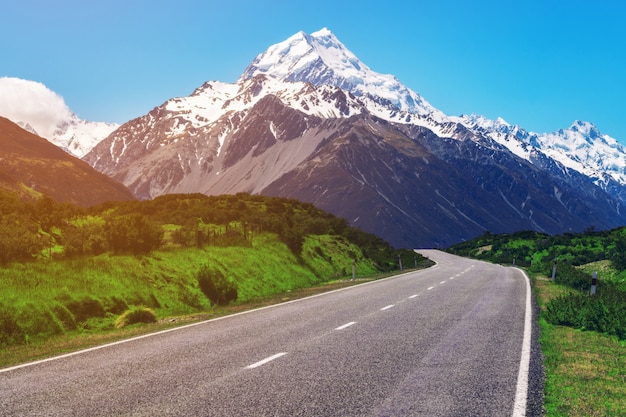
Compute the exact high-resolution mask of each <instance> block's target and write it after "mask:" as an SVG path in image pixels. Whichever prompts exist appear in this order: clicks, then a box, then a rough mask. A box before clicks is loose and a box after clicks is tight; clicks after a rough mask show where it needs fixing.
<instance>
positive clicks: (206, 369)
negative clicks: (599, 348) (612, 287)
mask: <svg viewBox="0 0 626 417" xmlns="http://www.w3.org/2000/svg"><path fill="white" fill-rule="evenodd" d="M420 252H422V253H424V254H425V255H427V256H429V257H431V258H432V259H434V260H435V261H436V262H437V266H435V267H432V268H429V269H427V270H422V271H418V272H410V273H406V274H403V275H400V276H396V277H393V278H389V279H385V280H381V281H375V282H372V283H368V284H364V285H359V286H355V287H351V288H348V289H344V290H339V291H335V292H332V293H326V294H323V295H320V296H315V297H311V298H307V299H303V300H297V301H293V302H288V303H284V304H280V305H277V306H272V307H269V308H263V309H259V310H255V311H252V312H247V313H242V314H238V315H235V316H229V317H225V318H221V319H217V320H212V321H208V322H203V323H200V324H196V325H192V326H188V327H185V328H181V329H176V330H173V331H167V332H161V333H158V334H155V335H151V336H148V337H142V338H137V339H133V340H130V341H126V342H123V343H117V344H112V345H108V346H104V347H100V348H97V349H92V350H88V351H83V352H80V353H78V354H73V355H70V356H65V357H61V358H58V359H54V360H49V361H45V362H40V363H35V364H30V365H28V366H22V367H13V368H7V369H4V370H0V414H1V415H2V416H163V415H166V416H238V417H242V416H498V417H501V416H511V415H516V416H521V415H524V413H527V415H532V414H533V413H532V412H528V411H526V409H525V404H526V395H527V394H526V393H527V392H531V393H532V392H533V390H532V389H526V382H525V381H526V380H532V379H533V378H532V377H530V378H529V377H528V376H525V370H526V369H528V368H529V365H528V364H526V365H524V362H523V361H522V367H521V368H522V370H523V372H522V373H520V361H521V360H522V358H523V357H524V356H525V353H524V349H523V342H524V341H525V319H527V312H526V306H527V286H526V279H525V278H524V275H523V274H522V273H521V272H520V271H518V270H516V269H514V268H504V267H501V266H497V265H491V264H487V263H483V262H477V261H472V260H467V259H463V258H458V257H454V256H452V255H448V254H445V253H442V252H438V251H420ZM526 339H528V331H527V330H526ZM525 342H526V344H527V342H528V341H527V340H526V341H525ZM530 360H531V365H530V369H531V371H532V369H533V365H532V361H535V359H534V358H533V357H532V356H531V358H530ZM518 381H522V383H521V384H518ZM518 385H521V387H520V388H518ZM516 398H517V402H516ZM515 404H517V408H515V407H516V406H515Z"/></svg>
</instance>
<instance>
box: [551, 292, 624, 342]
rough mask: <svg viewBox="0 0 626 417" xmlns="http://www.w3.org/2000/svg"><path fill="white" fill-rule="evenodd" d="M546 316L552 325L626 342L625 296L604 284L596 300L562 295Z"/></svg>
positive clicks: (554, 302) (584, 295) (583, 295)
mask: <svg viewBox="0 0 626 417" xmlns="http://www.w3.org/2000/svg"><path fill="white" fill-rule="evenodd" d="M544 317H545V318H546V320H547V321H548V322H550V323H552V324H557V325H562V326H569V327H574V328H578V329H583V330H593V331H597V332H601V333H607V334H611V335H615V336H617V337H619V338H620V339H626V293H624V292H623V291H620V290H618V289H617V288H615V287H614V286H612V285H605V286H604V287H601V288H599V289H598V292H597V294H596V295H595V296H593V297H592V296H590V295H589V294H585V293H570V294H566V295H562V296H560V297H558V298H555V299H554V300H552V301H550V302H549V303H548V304H547V306H546V311H545V313H544Z"/></svg>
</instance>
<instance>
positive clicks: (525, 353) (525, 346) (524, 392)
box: [512, 269, 532, 417]
mask: <svg viewBox="0 0 626 417" xmlns="http://www.w3.org/2000/svg"><path fill="white" fill-rule="evenodd" d="M518 271H520V272H521V273H522V274H523V275H524V278H525V279H526V314H525V315H524V338H523V339H522V356H521V359H520V365H519V373H518V375H517V389H516V390H515V403H514V405H513V415H512V417H524V416H525V415H526V402H527V400H528V373H529V369H530V340H531V333H532V306H531V295H530V294H531V289H530V279H529V278H528V275H526V273H525V272H524V271H522V270H521V269H518Z"/></svg>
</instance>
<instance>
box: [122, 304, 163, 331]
mask: <svg viewBox="0 0 626 417" xmlns="http://www.w3.org/2000/svg"><path fill="white" fill-rule="evenodd" d="M156 321H157V317H156V314H155V313H154V310H152V309H151V308H148V307H133V308H131V309H129V310H126V311H125V312H124V313H123V314H122V315H121V316H119V317H118V318H117V320H115V327H116V328H118V329H121V328H122V327H126V326H130V325H131V324H136V323H155V322H156Z"/></svg>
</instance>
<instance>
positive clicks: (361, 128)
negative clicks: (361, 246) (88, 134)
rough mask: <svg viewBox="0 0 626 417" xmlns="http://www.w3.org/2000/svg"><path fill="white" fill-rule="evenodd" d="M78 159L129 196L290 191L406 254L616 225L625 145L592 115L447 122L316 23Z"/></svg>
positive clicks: (624, 198) (622, 218)
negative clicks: (564, 120)
mask: <svg viewBox="0 0 626 417" xmlns="http://www.w3.org/2000/svg"><path fill="white" fill-rule="evenodd" d="M84 160H85V161H87V162H88V163H89V164H91V165H92V166H93V167H95V168H96V169H98V170H99V171H101V172H103V173H105V174H107V175H109V176H111V177H112V178H114V179H116V180H118V181H120V182H122V183H124V184H125V185H126V186H128V187H129V188H130V190H131V191H132V192H133V193H134V194H135V195H136V196H137V197H138V198H141V199H147V198H152V197H156V196H158V195H162V194H167V193H186V192H202V193H205V194H224V193H237V192H249V193H259V194H265V195H276V196H285V197H292V198H298V199H300V200H304V201H307V202H312V203H314V204H315V205H317V206H318V207H320V208H322V209H325V210H328V211H330V212H332V213H334V214H335V215H338V216H341V217H345V218H346V219H347V220H348V221H349V222H351V224H352V225H355V226H358V227H360V228H362V229H363V230H366V231H368V232H373V233H376V234H378V235H379V236H381V237H383V238H385V239H386V240H388V241H389V242H391V243H392V244H394V245H395V246H403V247H432V246H448V245H450V244H452V243H455V242H458V241H461V240H464V239H468V238H471V237H474V236H476V235H478V234H481V233H483V232H485V231H491V232H496V233H497V232H509V231H516V230H522V229H533V230H538V231H544V232H548V233H561V232H566V231H581V230H583V229H585V228H589V227H596V228H601V229H604V228H612V227H617V226H620V225H624V224H625V222H626V210H625V203H626V171H625V167H626V150H625V149H624V147H623V146H622V145H620V144H619V143H618V142H617V141H616V140H615V139H613V138H611V137H609V136H607V135H603V134H601V133H600V132H599V131H598V130H597V128H595V127H594V126H593V125H592V124H590V123H587V122H580V121H576V122H574V123H573V125H572V126H571V127H569V128H568V129H565V130H560V131H558V132H555V133H550V134H537V133H532V132H527V131H526V130H524V129H523V128H521V127H519V126H513V125H510V124H508V123H506V122H505V121H504V120H502V119H498V120H495V121H494V120H488V119H486V118H484V117H482V116H477V115H466V116H447V115H445V114H444V113H443V112H441V111H439V110H437V109H436V108H434V107H433V106H432V105H430V104H429V103H428V102H427V101H426V100H425V99H424V98H422V97H421V96H420V95H419V94H418V93H416V92H414V91H412V90H410V89H409V88H407V87H406V86H404V85H403V84H402V83H400V81H398V80H397V79H396V78H395V77H393V76H391V75H384V74H379V73H376V72H374V71H373V70H371V69H370V68H369V67H367V66H366V65H365V64H364V63H362V62H361V61H359V59H358V58H357V57H356V56H354V54H352V53H351V52H350V51H349V50H348V49H347V48H346V47H345V46H344V45H343V44H342V43H341V42H339V40H338V39H337V38H336V37H335V36H334V35H333V34H332V33H331V32H330V31H329V30H327V29H322V30H320V31H318V32H315V33H312V34H310V35H309V34H305V33H303V32H300V33H297V34H295V35H294V36H292V37H290V38H289V39H287V40H285V41H284V42H281V43H279V44H276V45H273V46H271V47H270V48H268V49H267V50H266V51H265V52H263V53H262V54H260V55H259V56H258V57H257V58H256V59H255V60H254V61H253V62H252V63H251V64H250V65H249V66H248V68H246V69H245V70H244V72H243V74H242V75H241V77H240V78H239V79H238V81H237V82H236V83H232V84H227V83H222V82H218V81H211V82H207V83H205V84H204V85H202V86H200V87H199V88H197V89H196V90H195V91H194V92H193V93H192V94H191V95H189V96H187V97H178V98H172V99H170V100H168V101H166V102H165V103H163V104H161V105H160V106H158V107H155V108H154V109H153V110H152V111H150V112H149V113H148V114H146V115H145V116H142V117H139V118H136V119H134V120H131V121H129V122H127V123H125V124H123V125H122V126H120V127H119V128H117V129H116V130H115V131H113V132H112V133H111V134H110V135H109V136H107V137H106V138H105V139H104V140H102V141H101V142H99V143H98V144H97V145H95V146H94V147H93V148H92V149H91V150H90V151H89V152H88V153H87V154H86V155H85V156H84Z"/></svg>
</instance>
